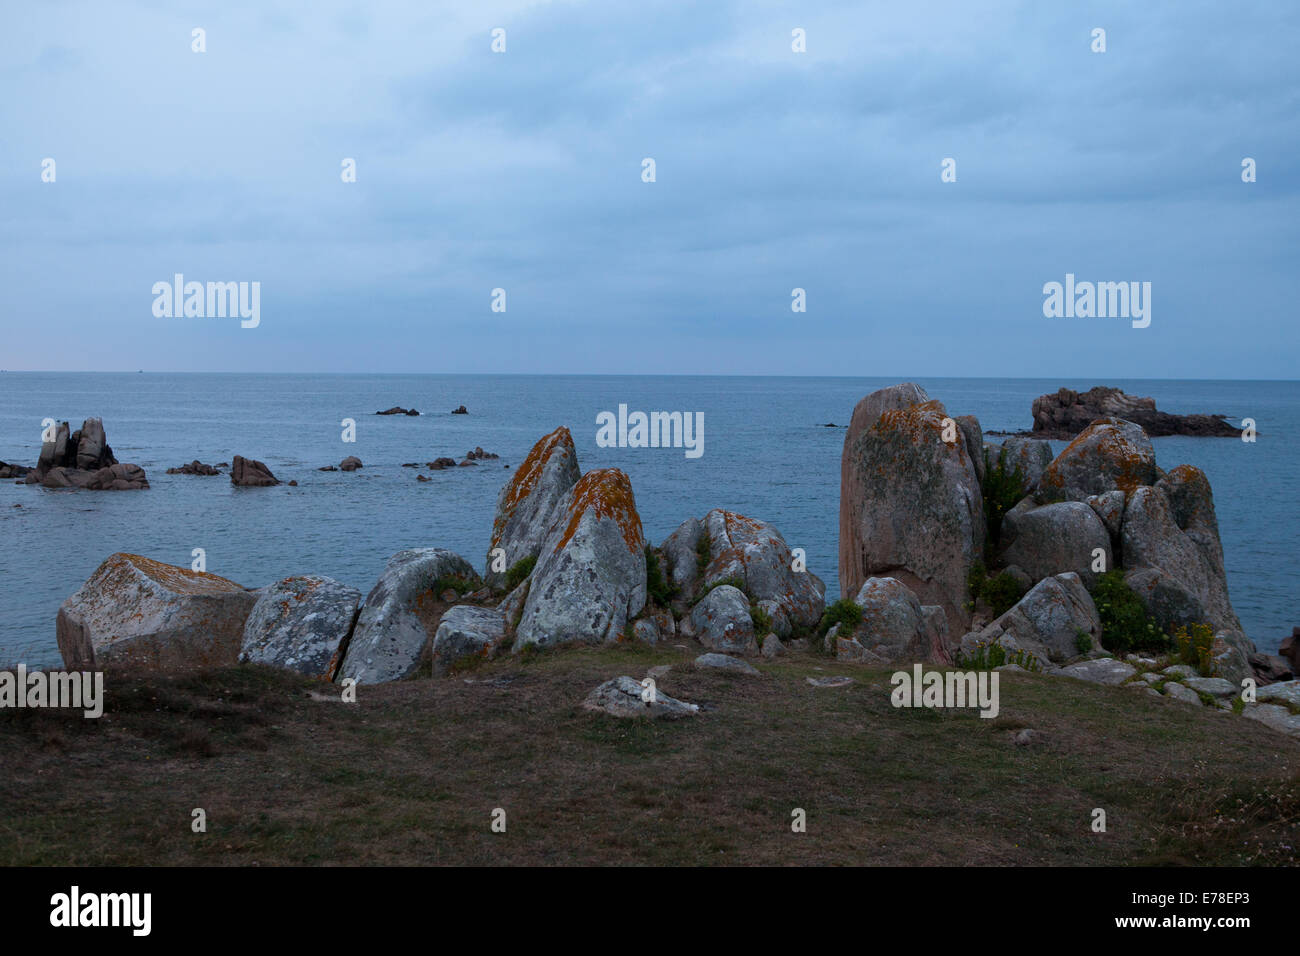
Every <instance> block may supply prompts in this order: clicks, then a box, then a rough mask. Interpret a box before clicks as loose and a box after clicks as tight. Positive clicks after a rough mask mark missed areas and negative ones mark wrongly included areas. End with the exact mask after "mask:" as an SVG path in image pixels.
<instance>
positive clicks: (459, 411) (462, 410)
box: [451, 405, 469, 415]
mask: <svg viewBox="0 0 1300 956" xmlns="http://www.w3.org/2000/svg"><path fill="white" fill-rule="evenodd" d="M451 413H452V414H453V415H468V414H469V409H468V408H466V407H465V406H464V405H457V406H456V407H455V408H453V409H452V410H451Z"/></svg>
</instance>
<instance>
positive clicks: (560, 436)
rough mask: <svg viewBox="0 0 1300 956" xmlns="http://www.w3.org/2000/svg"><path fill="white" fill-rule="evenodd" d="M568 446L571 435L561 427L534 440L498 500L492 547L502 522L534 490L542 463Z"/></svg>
mask: <svg viewBox="0 0 1300 956" xmlns="http://www.w3.org/2000/svg"><path fill="white" fill-rule="evenodd" d="M572 447H573V436H572V435H571V434H570V433H569V429H568V428H567V427H565V426H564V425H561V426H560V427H559V428H557V429H555V431H553V432H551V433H550V434H548V435H543V436H542V437H541V438H539V439H538V440H537V444H535V445H533V447H532V450H530V451H529V452H528V457H526V458H525V459H524V460H523V462H522V463H521V464H520V465H519V467H518V468H517V469H516V470H515V473H514V475H513V476H512V477H511V479H510V483H509V484H508V485H506V490H505V493H504V496H503V497H502V499H501V508H500V514H498V515H497V519H496V521H495V522H494V523H493V526H492V546H493V547H496V545H497V543H498V542H499V541H500V540H501V535H502V533H503V532H504V531H505V528H506V522H507V521H509V520H510V516H511V515H513V514H514V513H515V509H516V508H518V507H519V502H521V501H523V500H524V499H525V498H527V497H528V495H529V494H530V493H531V492H532V490H533V489H534V488H535V487H537V482H538V481H539V480H540V479H541V476H542V471H543V470H544V469H545V468H546V463H547V462H548V461H550V460H551V456H552V455H553V454H555V452H556V451H557V450H562V449H564V448H572Z"/></svg>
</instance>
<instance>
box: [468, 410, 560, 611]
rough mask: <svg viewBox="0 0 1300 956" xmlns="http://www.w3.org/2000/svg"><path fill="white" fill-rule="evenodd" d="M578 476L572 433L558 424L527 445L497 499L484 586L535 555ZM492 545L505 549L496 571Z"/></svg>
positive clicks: (501, 581) (495, 582) (500, 579)
mask: <svg viewBox="0 0 1300 956" xmlns="http://www.w3.org/2000/svg"><path fill="white" fill-rule="evenodd" d="M581 475H582V473H581V472H580V471H579V469H578V453H577V451H576V450H575V449H574V447H573V436H572V435H570V434H569V430H568V429H567V428H565V427H564V426H563V425H561V426H560V427H559V428H557V429H555V431H553V432H551V433H550V434H549V435H544V436H543V437H542V438H541V439H540V440H539V441H538V442H537V444H535V445H533V447H532V450H531V451H530V452H529V453H528V455H527V457H525V458H524V460H523V462H522V463H521V464H520V465H519V467H518V468H517V469H515V472H514V474H513V475H512V476H511V478H510V480H509V481H508V482H506V484H505V487H503V488H502V489H501V494H500V495H499V496H498V498H497V510H496V517H495V518H494V520H493V522H492V539H491V543H490V544H489V545H488V561H487V571H486V572H485V575H484V577H485V579H486V580H487V582H488V583H489V584H491V585H493V586H494V587H500V586H501V585H502V584H504V583H505V579H506V574H505V572H506V571H508V570H509V569H510V568H512V567H513V566H514V565H515V564H517V563H518V562H520V561H522V560H523V559H525V558H535V557H537V556H538V555H539V554H540V553H541V550H542V541H543V540H544V539H545V537H546V533H547V532H548V531H549V530H550V527H551V523H552V521H553V520H554V519H555V516H556V514H557V513H558V511H559V509H560V508H562V507H563V506H564V504H565V503H566V501H567V499H568V496H569V492H570V491H572V490H573V486H574V485H576V484H577V483H578V479H579V478H580V477H581ZM497 548H501V549H503V550H504V551H505V561H504V566H505V569H504V570H501V571H494V570H493V569H492V565H493V561H492V552H493V551H495V550H496V549H497Z"/></svg>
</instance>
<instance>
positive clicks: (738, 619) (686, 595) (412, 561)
mask: <svg viewBox="0 0 1300 956" xmlns="http://www.w3.org/2000/svg"><path fill="white" fill-rule="evenodd" d="M257 464H258V463H256V462H248V461H247V460H245V459H242V458H236V459H235V465H234V469H235V471H236V472H238V473H239V474H241V475H247V474H250V473H251V472H252V471H253V470H255V468H256V466H257ZM268 474H269V473H268ZM501 555H505V562H503V561H502V560H501V559H500V556H501ZM648 555H654V557H653V558H648ZM701 555H704V556H705V558H707V560H704V559H702V558H701ZM650 560H653V561H655V562H657V563H658V564H659V565H660V567H662V568H666V570H667V574H668V576H669V577H670V578H671V580H672V581H674V582H675V583H676V585H677V587H676V594H677V595H678V597H677V598H676V599H675V601H674V603H675V604H676V607H677V612H676V613H674V610H673V608H672V607H667V606H659V605H655V604H654V602H653V601H651V600H650V598H649V586H648V577H647V566H648V561H650ZM521 562H525V564H524V565H522V567H526V568H527V573H526V574H523V575H522V578H521V579H519V580H518V581H516V580H514V578H515V577H517V576H518V575H510V574H507V571H510V570H511V569H513V568H517V567H521V564H520V563H521ZM795 563H796V562H794V561H793V560H792V555H791V552H790V549H789V548H788V547H787V546H786V544H785V541H784V540H783V539H782V538H781V535H780V534H779V533H778V532H776V530H775V529H773V528H771V527H770V526H769V525H767V524H765V523H764V522H761V521H756V520H754V519H750V518H746V517H744V516H743V515H737V514H734V513H732V512H727V511H722V510H716V511H712V512H709V514H707V515H705V517H704V518H703V519H696V518H691V519H688V520H687V521H686V522H684V523H683V524H682V526H681V527H679V528H678V529H677V531H675V532H674V534H673V535H672V536H670V538H669V540H668V541H666V542H665V543H664V546H663V548H662V549H659V550H657V551H656V550H655V549H651V548H649V547H648V546H647V542H646V540H645V536H644V532H643V530H642V525H641V518H640V515H639V514H638V513H637V509H636V501H635V497H634V494H633V491H632V485H631V482H630V481H629V479H628V477H627V475H625V474H624V473H623V472H621V471H619V470H617V469H610V468H605V469H596V470H593V471H589V472H587V473H586V474H583V473H582V472H581V470H580V469H579V467H578V461H577V454H576V451H575V449H574V446H573V439H572V436H571V435H570V433H569V431H568V429H566V428H563V427H561V428H557V429H556V430H555V431H554V432H552V433H551V434H549V435H547V436H545V437H543V438H542V439H541V440H540V441H539V442H537V444H536V445H535V446H534V447H533V449H532V451H531V452H530V453H529V455H528V456H527V458H526V459H525V461H524V464H523V465H522V466H521V467H520V468H519V469H518V470H517V471H516V472H515V473H514V475H513V476H512V477H511V479H510V480H509V481H508V482H507V483H506V485H505V487H504V488H503V489H502V491H501V494H500V496H499V498H498V503H497V513H496V516H495V520H494V523H493V533H492V549H491V551H490V552H489V555H488V561H487V567H486V569H485V572H484V573H483V574H482V575H480V574H479V573H478V572H477V571H476V570H475V569H474V567H473V566H472V565H470V563H469V562H468V561H466V560H465V559H464V558H462V557H461V556H459V555H457V554H455V553H453V552H451V551H447V550H444V549H440V548H419V549H411V550H406V551H402V552H399V553H398V554H396V555H394V556H393V557H392V558H391V559H390V560H389V562H388V564H387V566H386V567H385V569H384V571H383V573H382V574H381V576H380V578H379V580H378V582H377V583H376V584H375V585H374V587H373V588H371V590H370V592H369V593H368V594H367V595H365V597H364V598H363V597H362V596H361V593H360V592H359V591H357V590H356V589H354V588H351V587H348V586H347V585H344V584H341V583H339V582H337V581H333V580H331V579H329V578H326V577H321V576H318V575H299V576H295V577H291V578H286V579H284V580H282V581H279V582H276V583H274V584H272V585H270V586H268V587H265V588H262V589H260V590H256V591H253V590H247V589H245V588H243V587H241V586H239V585H238V584H235V583H234V582H232V581H229V580H227V579H225V578H221V577H219V576H217V575H213V574H207V573H203V572H194V571H188V570H185V569H182V568H175V567H171V566H169V565H165V564H162V563H160V562H157V561H153V560H150V559H148V558H144V557H141V556H139V555H129V554H116V555H113V556H112V557H110V558H109V559H108V560H107V561H105V562H104V564H103V565H101V567H100V568H99V569H98V570H97V571H96V572H95V573H94V574H93V575H92V576H91V578H90V579H89V580H88V581H87V582H86V584H85V585H83V586H82V587H81V588H80V589H79V590H78V591H77V592H76V593H75V594H74V595H72V596H71V597H70V598H68V600H67V601H65V602H64V605H63V606H62V607H61V608H60V610H59V615H58V621H57V630H58V635H59V646H60V649H61V650H62V651H63V654H64V659H65V662H67V663H68V665H69V666H73V665H74V664H75V665H76V666H81V667H103V666H111V665H114V664H129V665H134V666H137V667H152V668H158V669H166V670H173V669H183V668H187V667H193V666H209V665H213V664H222V663H235V662H236V661H237V660H238V661H248V662H257V663H263V664H269V665H272V666H277V667H282V668H287V669H289V670H293V671H295V672H297V673H301V674H304V675H307V676H312V677H316V678H319V679H322V680H344V679H352V680H355V681H357V682H358V683H378V682H383V681H392V680H399V679H402V678H406V677H410V676H412V675H413V674H415V673H417V672H419V671H422V670H424V669H426V668H427V669H428V670H429V671H430V672H431V673H434V674H445V673H447V672H449V671H450V670H452V669H454V668H456V667H457V666H459V665H462V664H463V663H465V662H466V661H468V660H472V659H475V658H482V657H492V656H495V655H497V654H500V653H503V652H509V651H520V650H522V649H523V648H525V647H528V646H531V645H537V646H541V647H553V646H558V645H566V644H602V643H610V642H616V641H623V640H643V641H647V642H650V643H656V642H658V641H660V640H663V639H664V638H665V637H671V636H675V635H677V634H678V633H679V625H678V620H677V618H678V617H679V616H681V617H682V621H681V625H680V633H681V634H682V635H683V636H684V637H690V636H696V637H698V639H699V640H700V643H701V644H703V645H704V647H705V648H706V649H708V650H711V651H718V650H721V649H725V650H729V651H732V652H733V653H736V654H757V653H759V645H758V643H757V640H756V637H757V633H756V628H755V619H756V617H758V618H759V619H762V620H765V621H768V622H770V628H771V633H770V634H768V635H767V641H766V642H765V644H764V645H763V651H764V652H765V653H776V652H777V647H778V646H779V644H780V641H779V636H778V635H781V634H786V635H788V634H790V633H791V631H792V629H795V628H802V629H808V628H811V627H813V626H815V625H816V623H817V621H818V620H819V619H820V616H821V614H822V610H823V607H822V604H823V601H822V594H823V591H824V586H823V585H822V583H821V581H820V580H819V579H817V578H816V576H814V575H812V574H811V573H809V572H806V571H802V570H800V571H795V570H793V565H794V564H795ZM507 579H510V582H511V584H512V585H513V587H512V588H511V589H510V590H509V592H508V593H504V596H502V595H503V592H504V591H505V584H506V581H507ZM724 582H726V583H724ZM760 612H761V613H760ZM700 666H707V665H706V664H701V665H700ZM625 690H626V688H623V689H622V690H620V689H619V688H617V687H612V688H606V690H605V691H602V693H601V694H600V695H598V696H599V698H600V700H601V701H602V703H601V704H600V706H601V707H603V708H605V709H610V708H614V709H617V707H618V706H620V704H619V702H620V701H623V698H625V697H627V694H626V693H624V692H623V691H625ZM636 695H637V700H638V701H640V696H639V695H640V690H639V684H638V690H637V691H636ZM676 703H679V702H676ZM676 703H675V702H672V701H671V698H667V697H661V698H660V699H659V702H658V703H655V704H652V705H651V706H650V707H649V708H645V707H644V705H643V704H642V705H640V706H641V710H639V711H637V712H638V713H643V712H645V713H649V714H650V715H653V716H660V715H667V714H668V713H669V712H670V711H674V712H675V708H676ZM690 706H691V705H682V708H684V712H690ZM676 709H677V710H680V708H676Z"/></svg>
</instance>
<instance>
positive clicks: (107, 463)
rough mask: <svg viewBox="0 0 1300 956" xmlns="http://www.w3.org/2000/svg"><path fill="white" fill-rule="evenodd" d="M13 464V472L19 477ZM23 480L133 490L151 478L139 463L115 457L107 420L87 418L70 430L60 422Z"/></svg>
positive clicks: (58, 485) (51, 485)
mask: <svg viewBox="0 0 1300 956" xmlns="http://www.w3.org/2000/svg"><path fill="white" fill-rule="evenodd" d="M20 467H21V466H17V465H11V466H9V471H10V474H11V476H14V477H16V476H17V472H16V471H15V469H18V468H20ZM22 471H23V475H22V477H23V481H24V482H25V483H27V484H29V485H42V486H43V487H46V488H86V489H90V490H95V491H134V490H138V489H142V488H148V487H149V479H148V477H147V476H146V475H145V473H144V469H143V468H141V467H140V466H139V465H132V464H124V463H120V462H118V460H117V459H116V458H115V457H113V449H112V448H110V447H109V444H108V436H107V435H105V433H104V423H103V422H102V421H100V420H99V419H98V418H87V419H86V420H85V422H83V423H82V425H81V428H80V429H78V430H77V431H75V432H70V431H69V427H68V423H67V422H60V423H59V424H58V425H57V426H56V428H55V432H54V440H53V441H47V442H44V443H43V444H42V445H41V455H40V458H39V459H38V460H37V462H36V467H35V468H31V469H23V470H22Z"/></svg>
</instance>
